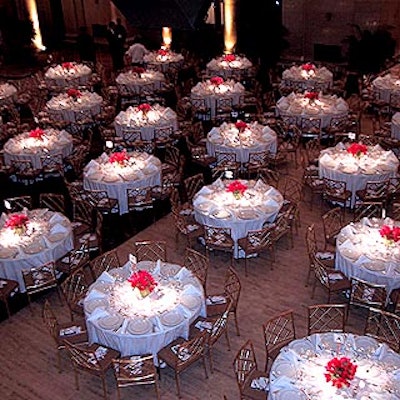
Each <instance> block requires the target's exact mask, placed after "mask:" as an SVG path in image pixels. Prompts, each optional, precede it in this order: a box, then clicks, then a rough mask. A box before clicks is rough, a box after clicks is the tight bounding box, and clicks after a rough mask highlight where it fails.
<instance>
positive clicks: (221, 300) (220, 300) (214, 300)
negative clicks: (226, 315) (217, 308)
mask: <svg viewBox="0 0 400 400" xmlns="http://www.w3.org/2000/svg"><path fill="white" fill-rule="evenodd" d="M225 303H226V297H225V296H220V295H214V296H208V297H207V299H206V304H207V305H208V306H210V305H212V304H225Z"/></svg>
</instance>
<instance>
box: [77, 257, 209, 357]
mask: <svg viewBox="0 0 400 400" xmlns="http://www.w3.org/2000/svg"><path fill="white" fill-rule="evenodd" d="M139 269H142V270H143V269H144V270H147V271H148V272H150V273H151V274H152V276H153V277H154V279H155V280H156V282H157V286H156V288H155V290H154V291H153V292H152V293H151V294H150V295H149V296H147V297H145V298H143V299H142V298H141V297H140V294H138V293H137V292H136V289H135V290H134V289H133V288H132V287H131V284H130V283H129V282H127V279H128V278H129V276H130V275H131V273H132V269H131V264H130V263H129V262H128V263H127V264H125V265H124V266H123V267H122V268H116V269H112V270H110V271H108V272H103V274H102V275H100V277H99V278H98V279H97V281H96V282H95V283H94V284H93V285H92V286H91V287H90V288H89V291H88V294H87V296H86V298H85V300H84V309H85V315H86V323H87V329H88V334H89V339H90V341H91V342H95V343H100V344H103V345H105V346H108V347H111V348H113V349H115V350H118V351H120V352H121V355H122V356H128V355H133V354H135V355H140V354H147V353H151V354H153V355H154V356H155V357H156V356H157V352H158V351H159V350H161V349H162V348H163V347H164V346H166V345H168V344H169V343H171V342H172V341H173V340H175V339H176V338H178V337H180V336H181V337H184V338H185V339H187V338H188V334H189V325H190V324H191V323H192V322H193V321H194V320H195V319H196V318H197V317H198V316H199V315H202V316H206V308H205V299H204V291H203V287H202V285H201V283H200V282H199V280H198V279H197V278H196V277H195V276H194V275H193V274H192V273H191V272H190V271H189V270H188V269H187V268H185V267H182V266H180V265H176V264H169V263H164V262H159V261H158V262H157V263H155V262H151V261H141V262H139V263H138V264H137V265H136V270H139Z"/></svg>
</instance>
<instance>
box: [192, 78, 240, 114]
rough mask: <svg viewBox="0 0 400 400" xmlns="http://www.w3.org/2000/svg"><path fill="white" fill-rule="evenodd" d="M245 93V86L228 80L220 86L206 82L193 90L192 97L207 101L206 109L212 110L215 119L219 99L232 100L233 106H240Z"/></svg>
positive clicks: (197, 85) (200, 83)
mask: <svg viewBox="0 0 400 400" xmlns="http://www.w3.org/2000/svg"><path fill="white" fill-rule="evenodd" d="M244 92H245V89H244V86H243V85H242V84H241V83H239V82H235V81H234V80H227V81H225V82H224V83H222V84H220V85H213V84H212V83H211V82H210V80H206V81H204V82H199V83H197V84H196V85H195V86H194V87H193V88H192V90H191V92H190V97H191V98H192V99H195V98H196V99H197V98H202V99H205V102H206V107H208V108H210V109H211V117H215V115H216V101H217V99H232V105H233V106H235V105H238V104H240V100H241V97H242V96H244Z"/></svg>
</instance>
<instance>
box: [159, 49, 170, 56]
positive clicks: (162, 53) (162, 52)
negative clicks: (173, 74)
mask: <svg viewBox="0 0 400 400" xmlns="http://www.w3.org/2000/svg"><path fill="white" fill-rule="evenodd" d="M157 54H158V55H159V56H161V57H166V56H167V55H168V54H169V51H168V50H167V49H160V50H158V52H157Z"/></svg>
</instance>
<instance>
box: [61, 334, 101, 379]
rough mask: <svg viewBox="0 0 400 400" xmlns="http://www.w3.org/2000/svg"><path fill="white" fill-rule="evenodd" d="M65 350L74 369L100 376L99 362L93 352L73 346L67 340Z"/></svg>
mask: <svg viewBox="0 0 400 400" xmlns="http://www.w3.org/2000/svg"><path fill="white" fill-rule="evenodd" d="M65 348H66V350H67V351H68V354H69V356H70V359H71V362H72V364H73V365H74V368H79V369H82V370H84V371H87V372H91V373H93V374H95V375H101V373H102V369H101V366H100V360H99V358H98V357H97V355H96V352H95V351H91V350H88V349H86V348H83V347H81V346H79V345H74V344H72V343H70V342H68V340H66V341H65Z"/></svg>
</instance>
